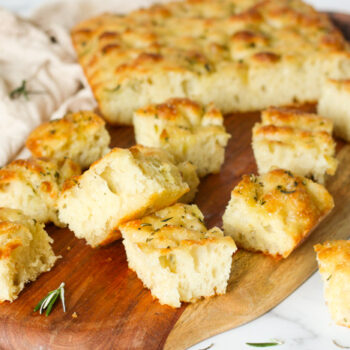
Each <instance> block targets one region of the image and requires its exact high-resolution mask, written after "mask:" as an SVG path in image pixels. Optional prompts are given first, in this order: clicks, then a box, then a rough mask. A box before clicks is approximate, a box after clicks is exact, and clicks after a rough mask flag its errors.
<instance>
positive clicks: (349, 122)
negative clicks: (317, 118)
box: [317, 79, 350, 141]
mask: <svg viewBox="0 0 350 350" xmlns="http://www.w3.org/2000/svg"><path fill="white" fill-rule="evenodd" d="M317 112H318V113H319V114H320V115H322V116H323V117H326V118H329V119H331V120H332V121H333V123H334V133H335V135H336V136H338V137H340V138H342V139H344V140H346V141H350V80H336V79H328V80H327V81H325V83H324V84H323V85H322V90H321V97H320V99H319V100H318V106H317Z"/></svg>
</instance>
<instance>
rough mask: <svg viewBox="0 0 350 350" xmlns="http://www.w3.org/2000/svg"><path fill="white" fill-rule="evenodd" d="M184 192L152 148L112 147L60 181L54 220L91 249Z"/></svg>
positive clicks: (177, 174) (173, 172)
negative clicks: (71, 175)
mask: <svg viewBox="0 0 350 350" xmlns="http://www.w3.org/2000/svg"><path fill="white" fill-rule="evenodd" d="M188 191H189V186H188V185H187V183H185V182H184V181H183V179H182V176H181V174H180V171H179V169H178V168H177V166H176V165H174V164H173V163H172V162H171V161H169V160H167V159H165V158H164V157H163V156H160V155H159V151H158V150H154V149H152V148H148V147H143V146H140V145H136V146H133V147H131V148H129V149H123V148H114V149H112V150H111V152H109V153H108V154H106V155H105V156H104V157H103V158H101V159H100V160H99V161H97V162H95V163H94V164H92V165H91V167H90V168H89V169H88V170H87V171H85V173H83V174H82V175H81V176H80V177H76V178H73V179H71V180H68V181H67V182H66V183H65V185H64V188H63V191H62V194H61V196H60V198H59V200H58V207H59V218H60V220H62V222H64V223H66V224H68V226H69V228H70V229H71V230H72V231H73V232H74V234H75V235H76V236H77V237H78V238H85V239H86V241H87V243H88V244H90V245H91V246H93V247H96V246H99V245H104V244H108V243H110V242H112V241H114V240H117V239H119V238H121V235H120V231H119V226H120V224H122V223H123V222H125V221H128V220H133V219H136V218H139V217H142V216H143V215H147V214H149V213H152V212H154V211H156V210H159V209H162V208H164V207H167V206H169V205H171V204H173V203H175V202H176V201H177V200H178V199H179V198H180V197H181V196H182V195H184V194H185V193H187V192H188ZM77 214H78V215H77Z"/></svg>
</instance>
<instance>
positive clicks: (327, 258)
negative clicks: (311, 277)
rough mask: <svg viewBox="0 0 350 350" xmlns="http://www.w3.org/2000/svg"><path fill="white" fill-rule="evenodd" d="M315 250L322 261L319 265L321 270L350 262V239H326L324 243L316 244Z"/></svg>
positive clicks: (335, 267)
mask: <svg viewBox="0 0 350 350" xmlns="http://www.w3.org/2000/svg"><path fill="white" fill-rule="evenodd" d="M314 250H315V252H316V253H317V259H318V260H319V261H321V262H322V263H321V264H320V265H319V268H320V272H321V273H322V272H324V269H325V267H326V269H327V270H332V269H337V267H339V268H341V267H342V266H344V265H348V264H349V263H350V241H346V240H334V241H326V242H324V243H322V244H316V245H315V246H314Z"/></svg>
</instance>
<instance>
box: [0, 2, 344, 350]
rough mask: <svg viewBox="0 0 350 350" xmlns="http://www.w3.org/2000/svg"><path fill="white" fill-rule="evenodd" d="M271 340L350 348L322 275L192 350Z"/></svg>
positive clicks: (295, 349) (317, 348) (327, 5)
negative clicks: (327, 299)
mask: <svg viewBox="0 0 350 350" xmlns="http://www.w3.org/2000/svg"><path fill="white" fill-rule="evenodd" d="M47 1H50V0H0V6H2V7H5V8H8V9H10V10H13V11H16V12H18V13H21V14H24V15H25V14H28V13H29V12H30V11H31V10H32V9H33V8H35V7H36V6H39V5H40V4H42V3H44V2H47ZM72 1H74V0H72ZM131 1H132V0H131ZM306 2H309V3H311V4H313V5H314V6H315V7H316V8H317V9H319V10H328V11H338V12H347V13H350V0H306ZM271 339H278V340H280V341H282V342H283V345H280V346H276V347H272V349H276V350H332V349H340V347H339V346H337V345H335V344H334V341H335V342H336V343H338V344H339V345H341V346H346V347H349V349H350V330H349V329H347V328H344V327H340V326H336V325H334V324H333V322H332V321H331V319H330V317H329V314H328V310H327V307H326V305H325V302H324V298H323V284H322V281H321V277H320V275H319V274H318V273H315V274H314V275H313V276H312V277H311V278H309V279H308V280H307V281H306V282H305V283H304V284H303V285H302V286H300V287H299V288H298V289H297V290H296V291H295V292H294V293H293V294H292V295H290V296H289V297H288V298H287V299H285V300H284V301H283V302H282V303H281V304H279V305H278V306H277V307H275V308H274V309H273V310H271V311H270V312H268V313H266V314H265V315H263V316H261V317H260V318H258V319H256V320H254V321H252V322H250V323H248V324H246V325H243V326H241V327H238V328H235V329H233V330H230V331H227V332H225V333H222V334H219V335H217V336H215V337H212V338H209V339H207V340H205V341H203V342H201V343H200V344H197V345H195V346H193V347H192V348H191V350H199V349H205V348H207V347H209V346H211V345H212V346H211V347H210V349H213V350H228V349H230V350H244V349H257V348H254V347H251V346H248V345H246V342H268V341H270V340H271ZM268 349H270V348H268Z"/></svg>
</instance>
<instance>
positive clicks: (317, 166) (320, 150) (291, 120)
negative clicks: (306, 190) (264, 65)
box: [253, 108, 338, 183]
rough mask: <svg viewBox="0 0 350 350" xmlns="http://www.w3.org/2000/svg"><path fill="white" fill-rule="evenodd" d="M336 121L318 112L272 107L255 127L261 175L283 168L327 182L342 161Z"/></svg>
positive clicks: (256, 150)
mask: <svg viewBox="0 0 350 350" xmlns="http://www.w3.org/2000/svg"><path fill="white" fill-rule="evenodd" d="M332 129H333V123H332V121H331V120H329V119H325V118H321V117H319V116H318V115H316V114H310V113H305V112H302V111H299V110H295V109H288V108H269V109H267V110H265V111H263V112H262V114H261V123H257V124H255V126H254V128H253V150H254V156H255V159H256V162H257V165H258V169H259V174H264V173H267V172H268V171H269V170H271V169H273V168H275V167H279V168H283V169H287V170H290V171H292V172H293V173H295V174H298V175H301V176H307V177H311V178H313V179H315V180H316V181H317V182H319V183H324V181H325V175H326V174H328V175H334V174H335V171H336V169H337V165H338V162H337V160H336V158H335V147H336V143H335V141H334V140H333V138H332Z"/></svg>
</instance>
